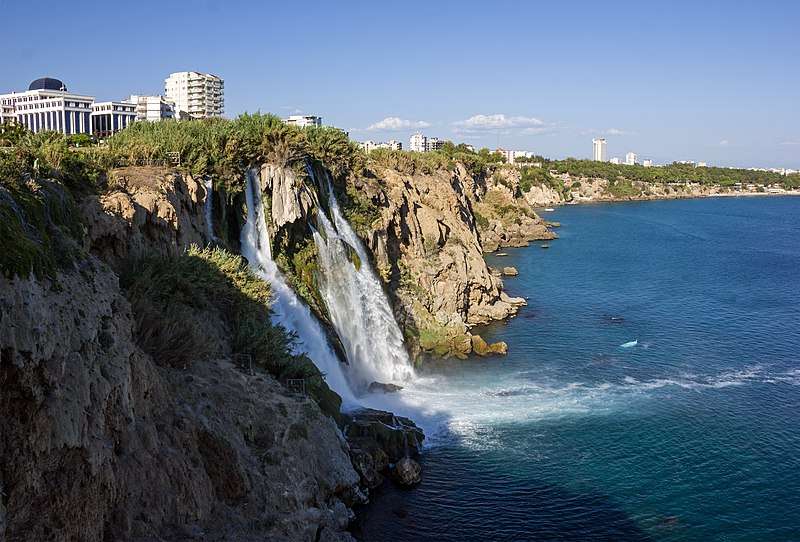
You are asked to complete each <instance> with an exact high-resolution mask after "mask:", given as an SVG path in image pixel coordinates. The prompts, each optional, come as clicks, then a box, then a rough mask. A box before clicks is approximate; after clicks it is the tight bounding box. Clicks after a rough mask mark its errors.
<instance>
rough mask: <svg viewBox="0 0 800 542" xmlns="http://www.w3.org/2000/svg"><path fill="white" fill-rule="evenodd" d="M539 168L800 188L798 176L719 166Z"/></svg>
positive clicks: (580, 164)
mask: <svg viewBox="0 0 800 542" xmlns="http://www.w3.org/2000/svg"><path fill="white" fill-rule="evenodd" d="M542 166H543V169H549V170H554V171H556V172H558V173H569V174H570V175H571V176H575V177H589V178H598V179H608V180H609V181H612V180H617V179H625V180H627V181H642V182H648V183H685V182H693V183H700V184H708V185H721V186H733V185H735V184H737V183H741V184H748V183H752V184H762V185H776V186H783V187H785V188H798V187H800V175H786V176H784V175H780V174H778V173H772V172H768V171H752V170H749V169H733V168H719V167H695V166H694V165H692V164H678V163H673V164H669V165H666V166H663V167H644V166H640V165H636V166H628V165H624V164H612V163H610V162H595V161H593V160H575V159H572V158H569V159H567V160H556V161H546V162H545V163H544V164H542Z"/></svg>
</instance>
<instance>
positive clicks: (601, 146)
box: [592, 137, 606, 162]
mask: <svg viewBox="0 0 800 542" xmlns="http://www.w3.org/2000/svg"><path fill="white" fill-rule="evenodd" d="M592 160H594V161H595V162H605V161H606V140H605V138H602V137H599V138H595V139H592Z"/></svg>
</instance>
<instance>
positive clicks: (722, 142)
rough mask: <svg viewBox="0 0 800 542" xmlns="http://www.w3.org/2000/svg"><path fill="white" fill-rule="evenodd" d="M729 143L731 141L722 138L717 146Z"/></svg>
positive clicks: (724, 145) (725, 145)
mask: <svg viewBox="0 0 800 542" xmlns="http://www.w3.org/2000/svg"><path fill="white" fill-rule="evenodd" d="M730 144H731V142H730V141H728V140H727V139H723V140H722V141H720V142H719V146H720V147H727V146H728V145H730Z"/></svg>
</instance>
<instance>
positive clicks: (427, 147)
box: [408, 132, 444, 152]
mask: <svg viewBox="0 0 800 542" xmlns="http://www.w3.org/2000/svg"><path fill="white" fill-rule="evenodd" d="M442 145H444V141H442V140H441V139H439V138H438V137H428V136H426V135H424V134H422V133H421V132H417V133H416V134H414V135H412V136H411V138H410V139H409V146H408V149H409V150H410V151H414V152H431V151H436V150H439V149H441V148H442Z"/></svg>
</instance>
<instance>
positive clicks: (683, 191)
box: [525, 173, 800, 208]
mask: <svg viewBox="0 0 800 542" xmlns="http://www.w3.org/2000/svg"><path fill="white" fill-rule="evenodd" d="M555 177H556V178H557V179H558V180H559V181H560V182H562V183H563V185H564V188H565V191H564V192H561V191H557V190H555V189H552V188H550V187H548V186H534V187H532V188H531V190H530V191H529V192H527V193H526V194H525V199H526V200H527V201H528V202H529V203H530V204H531V205H532V206H534V207H536V208H539V207H546V206H552V205H564V204H579V203H604V202H617V201H653V200H663V199H690V198H707V197H739V196H796V195H800V190H790V189H784V188H767V187H764V186H761V185H755V184H751V185H743V186H721V185H706V184H700V183H691V182H685V183H652V182H642V181H631V182H630V183H628V184H626V185H625V186H624V187H620V186H613V185H612V183H611V182H610V181H609V180H608V179H602V178H589V177H581V176H572V175H570V174H568V173H563V174H558V175H555Z"/></svg>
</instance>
